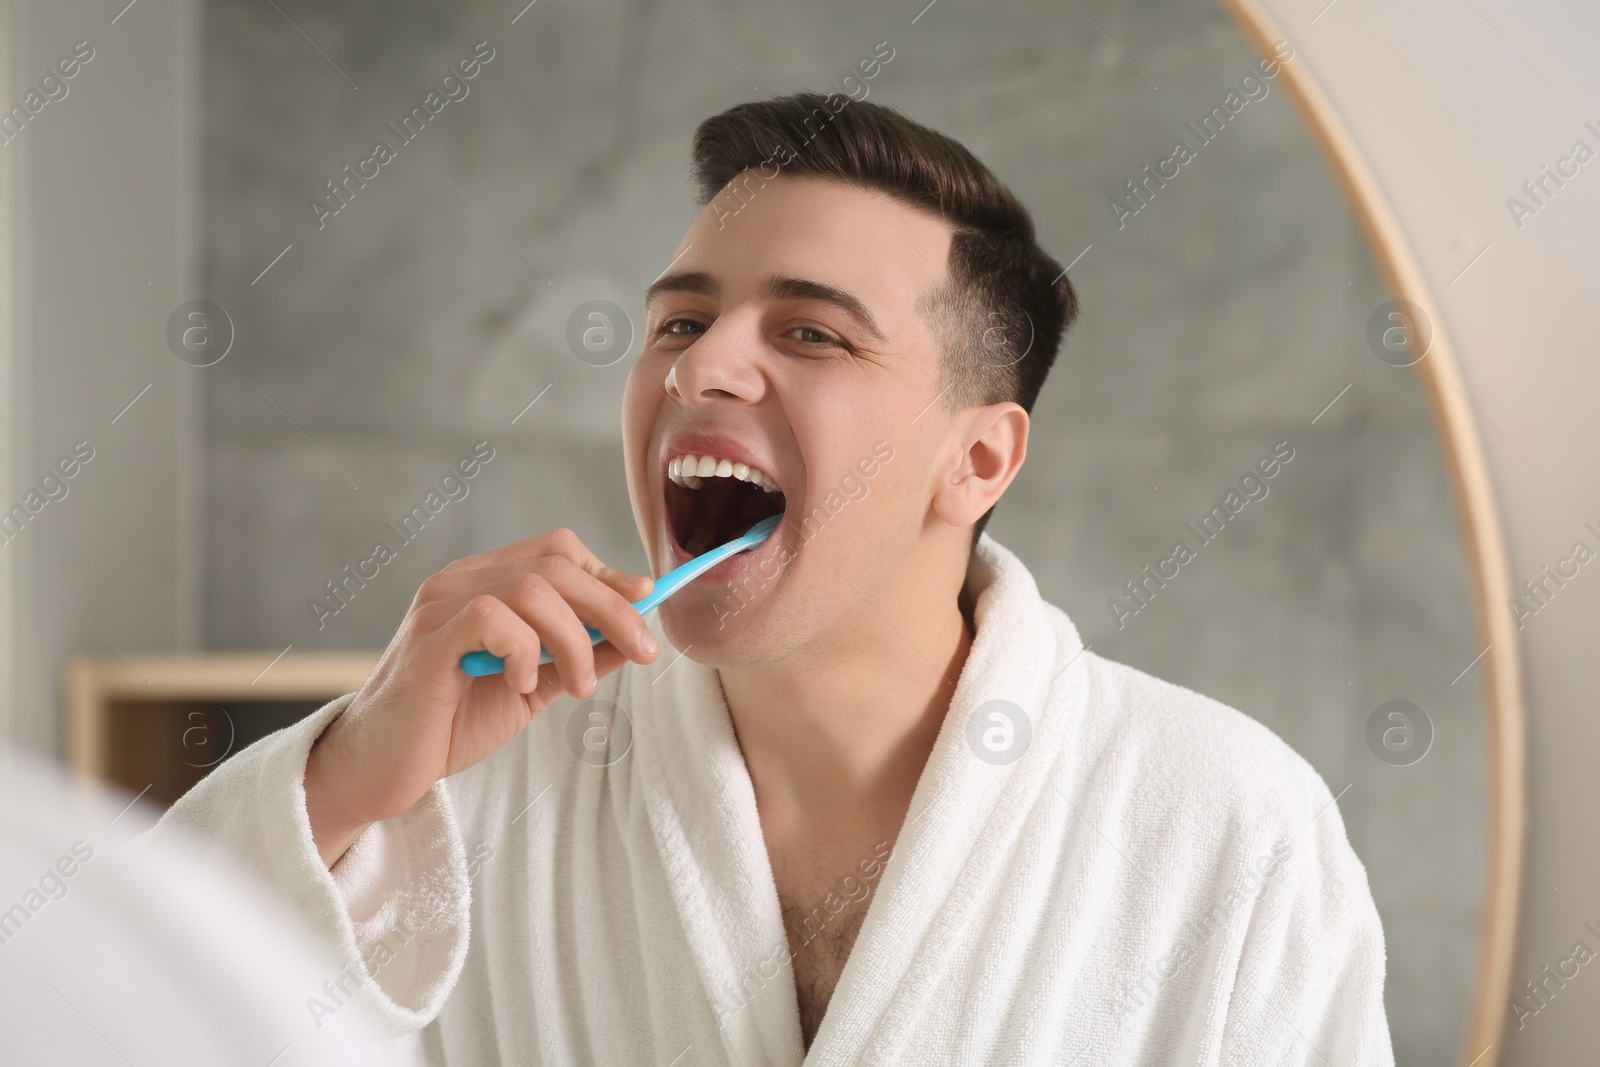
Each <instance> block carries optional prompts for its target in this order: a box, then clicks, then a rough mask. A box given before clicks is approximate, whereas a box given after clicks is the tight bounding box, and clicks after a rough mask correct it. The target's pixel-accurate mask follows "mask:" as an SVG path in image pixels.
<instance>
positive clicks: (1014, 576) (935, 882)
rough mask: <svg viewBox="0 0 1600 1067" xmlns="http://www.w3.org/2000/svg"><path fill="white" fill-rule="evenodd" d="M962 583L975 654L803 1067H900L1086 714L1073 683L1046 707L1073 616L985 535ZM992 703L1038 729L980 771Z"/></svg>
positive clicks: (1071, 640)
mask: <svg viewBox="0 0 1600 1067" xmlns="http://www.w3.org/2000/svg"><path fill="white" fill-rule="evenodd" d="M967 583H968V586H969V588H971V589H972V590H974V591H978V590H982V591H981V592H980V593H979V594H978V599H977V601H976V605H975V611H974V616H975V618H974V621H975V623H976V628H977V633H976V636H975V638H974V640H973V644H972V649H971V651H970V653H969V654H968V657H967V661H966V663H965V665H964V666H963V668H962V671H961V677H960V678H959V679H958V680H957V683H956V691H955V694H954V696H953V697H952V698H951V702H950V710H949V713H948V714H947V715H946V716H945V720H944V723H943V725H942V726H941V727H940V731H939V735H938V738H937V739H936V741H935V742H934V747H933V751H932V753H931V754H930V755H929V758H928V764H927V766H926V768H925V769H924V770H923V773H922V776H921V778H920V779H919V780H918V782H917V787H916V790H915V792H914V793H913V794H912V798H911V806H910V809H909V812H908V814H907V816H906V822H905V824H904V825H903V826H902V827H901V830H900V836H899V838H898V840H897V841H896V842H895V848H894V853H893V855H892V856H891V857H890V859H889V862H888V864H887V866H886V867H885V869H884V872H883V874H882V877H881V881H880V882H879V885H878V889H877V891H876V894H875V896H874V897H873V899H872V903H871V905H870V906H869V908H868V910H867V915H866V918H865V920H864V921H863V923H862V927H861V930H860V933H859V935H858V936H857V939H856V943H855V947H854V949H853V950H852V951H851V954H850V958H849V960H848V961H847V962H846V964H845V968H844V970H843V972H842V973H841V974H840V976H839V984H838V985H837V986H836V987H835V989H834V993H833V999H832V1000H831V1002H830V1003H829V1005H828V1011H827V1014H826V1015H825V1016H824V1018H823V1021H822V1026H821V1028H820V1030H819V1031H818V1033H817V1037H816V1039H815V1041H813V1043H812V1046H811V1050H810V1053H809V1054H808V1055H807V1057H806V1059H805V1064H806V1067H813V1065H815V1067H822V1065H835V1064H837V1065H843V1064H857V1063H873V1064H889V1063H893V1062H895V1060H896V1058H897V1055H898V1050H899V1048H900V1047H901V1046H902V1044H903V1043H904V1041H905V1040H906V1037H907V1027H908V1026H911V1025H913V1024H914V1023H915V1022H916V1015H917V1009H918V1005H919V1003H920V1002H921V1001H922V999H923V997H924V996H925V995H926V993H927V992H928V990H929V989H930V988H931V986H932V985H933V983H934V982H935V980H936V979H937V977H938V975H939V974H940V973H941V972H942V971H944V970H946V969H948V968H949V967H951V966H959V965H960V961H958V960H953V959H951V958H950V955H951V954H950V953H948V952H944V951H942V946H943V945H945V944H947V943H949V941H950V940H951V938H950V937H949V936H948V934H949V932H950V931H951V930H952V929H954V928H958V927H959V926H960V924H961V923H962V922H963V921H964V919H965V917H966V915H967V914H968V912H969V910H970V908H971V907H972V906H973V905H974V904H977V903H986V902H988V901H989V900H991V899H992V896H993V894H994V893H996V892H997V891H1000V890H1002V889H1003V888H1004V887H1003V886H1002V885H998V884H997V883H996V875H995V873H994V872H996V871H997V870H999V869H1000V868H1001V866H1002V865H1003V864H1005V863H1006V862H1007V857H1008V853H1009V851H1010V850H1011V848H1012V845H1013V843H1014V842H1015V840H1016V837H1017V835H1018V834H1020V832H1021V829H1022V824H1023V821H1024V818H1025V816H1026V814H1027V812H1028V811H1030V810H1031V809H1032V808H1033V807H1034V805H1035V803H1036V802H1037V801H1038V800H1039V798H1040V792H1041V790H1044V789H1048V788H1050V783H1049V779H1048V778H1047V776H1046V771H1047V770H1048V769H1050V767H1051V766H1052V765H1053V764H1054V757H1055V755H1056V754H1057V753H1059V752H1061V751H1062V750H1063V745H1064V744H1065V743H1067V742H1066V740H1065V738H1066V733H1067V730H1068V729H1069V727H1070V721H1071V720H1072V719H1074V718H1075V717H1076V711H1077V709H1078V708H1080V707H1081V706H1082V698H1083V692H1082V690H1081V688H1080V687H1077V686H1076V685H1075V684H1073V683H1075V680H1076V678H1077V676H1078V675H1077V672H1072V673H1070V674H1066V675H1064V676H1063V677H1062V681H1063V682H1064V683H1067V685H1066V686H1063V685H1059V684H1058V685H1057V686H1056V695H1055V696H1054V698H1051V690H1052V684H1051V683H1052V681H1054V680H1055V678H1056V676H1057V674H1058V672H1059V671H1060V667H1059V666H1058V664H1064V663H1067V662H1069V661H1071V660H1072V659H1073V658H1074V657H1075V656H1077V655H1078V653H1079V652H1081V651H1082V643H1081V641H1080V640H1079V637H1078V634H1077V631H1076V629H1075V628H1074V627H1073V626H1072V623H1071V622H1070V621H1068V620H1067V618H1066V616H1065V615H1063V614H1061V613H1060V612H1058V611H1055V610H1053V609H1051V608H1050V607H1049V605H1047V604H1045V603H1044V602H1043V601H1042V600H1041V599H1040V598H1039V591H1038V588H1037V586H1036V585H1035V584H1034V581H1033V577H1032V575H1030V574H1029V573H1028V571H1027V569H1026V568H1025V567H1024V566H1023V564H1022V562H1021V561H1020V560H1018V559H1017V558H1016V557H1015V556H1014V555H1012V554H1011V553H1010V552H1009V551H1008V550H1006V549H1005V548H1003V547H1002V546H1000V545H999V544H998V543H997V542H994V541H993V540H992V539H991V538H989V537H988V535H987V534H985V535H984V536H983V537H982V538H981V539H980V541H979V543H978V548H977V551H976V552H975V553H974V558H973V562H972V565H971V567H970V568H969V570H968V576H967ZM1064 688H1065V689H1067V690H1069V692H1068V693H1067V695H1065V696H1063V689H1064ZM992 700H1006V701H1010V702H1011V703H1012V704H1015V705H1017V706H1018V707H1020V708H1021V709H1022V710H1023V713H1024V714H1025V715H1026V717H1027V719H1028V722H1029V728H1030V733H1031V736H1030V738H1029V741H1028V742H1027V747H1026V748H1024V749H1022V754H1021V755H1020V756H1019V757H1018V758H1016V759H1015V760H1014V761H1013V762H1010V763H996V762H992V761H991V760H986V759H984V758H982V757H980V756H979V755H978V754H977V752H976V750H975V748H974V747H973V741H972V740H969V738H970V737H971V735H970V734H969V720H970V719H971V718H972V715H973V712H974V711H975V710H977V709H978V708H980V707H981V706H982V705H984V704H986V703H987V702H989V701H992ZM980 718H981V720H982V721H983V722H984V723H985V725H987V724H988V722H989V721H990V720H988V718H987V715H986V714H985V716H982V717H980ZM977 743H978V745H979V747H980V748H981V747H982V741H981V731H979V739H978V741H977ZM923 1022H924V1024H925V1020H923ZM951 1022H952V1023H953V1022H954V1020H951Z"/></svg>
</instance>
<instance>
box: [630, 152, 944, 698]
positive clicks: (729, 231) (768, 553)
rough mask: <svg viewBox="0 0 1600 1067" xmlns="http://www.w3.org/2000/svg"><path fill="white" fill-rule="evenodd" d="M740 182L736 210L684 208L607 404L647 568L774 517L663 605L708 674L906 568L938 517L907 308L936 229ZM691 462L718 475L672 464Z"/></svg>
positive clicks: (769, 651)
mask: <svg viewBox="0 0 1600 1067" xmlns="http://www.w3.org/2000/svg"><path fill="white" fill-rule="evenodd" d="M758 186H759V182H756V181H752V183H751V185H750V187H749V189H750V191H749V192H747V193H746V194H745V205H744V207H743V208H742V209H740V210H739V211H738V213H737V214H736V215H731V214H729V213H728V212H729V208H730V207H733V208H738V207H739V200H737V199H734V197H733V196H732V195H724V196H723V197H721V198H719V200H715V201H713V202H712V204H711V205H709V206H708V207H707V208H706V209H705V210H704V211H702V212H701V214H700V215H699V217H698V218H697V219H696V220H695V222H694V224H693V225H692V226H691V227H690V228H689V232H688V233H687V234H685V235H684V238H683V242H682V244H680V245H679V247H678V252H677V257H676V259H675V261H674V262H673V264H672V266H671V267H670V268H669V269H668V271H667V273H666V274H664V275H663V276H662V278H661V279H659V280H658V281H657V283H656V284H655V285H654V286H652V289H651V293H650V296H649V298H648V300H647V303H646V326H645V331H644V348H643V351H642V352H641V353H640V356H639V358H638V360H637V361H636V362H635V364H634V366H633V369H632V370H631V372H630V373H629V376H628V385H627V390H626V394H625V397H624V404H623V434H624V448H625V458H626V464H627V471H628V491H629V495H630V497H631V499H632V502H633V511H634V517H635V519H636V520H637V521H638V523H639V529H640V531H641V533H642V535H643V537H644V543H645V546H646V550H647V551H648V553H649V555H650V563H651V566H652V567H653V568H654V571H655V573H657V574H662V573H665V572H666V571H668V570H670V569H671V568H673V567H676V566H677V565H679V564H680V563H683V562H684V561H685V560H687V559H689V558H691V557H693V556H695V555H698V554H700V553H702V552H705V551H707V550H708V549H710V548H713V547H715V546H716V545H720V544H723V543H726V542H727V541H730V540H732V539H733V538H735V537H737V536H739V535H740V534H742V533H744V532H745V531H746V530H747V529H749V528H750V527H751V526H753V525H754V524H755V523H756V522H758V521H760V520H761V519H762V518H765V517H767V516H768V515H772V514H778V513H780V512H781V513H782V514H783V515H784V518H783V520H782V521H781V522H780V524H779V527H778V531H777V532H776V533H775V534H773V536H772V537H770V538H769V539H768V540H767V541H766V542H765V543H764V544H763V545H762V546H761V547H759V548H756V549H752V550H750V551H747V552H743V553H741V554H739V555H738V556H735V557H734V558H733V559H731V560H728V561H726V562H724V563H721V564H719V565H718V566H717V567H716V568H715V569H713V570H711V571H708V572H707V573H706V574H704V575H702V576H701V577H700V578H698V579H697V580H696V581H695V582H694V583H693V584H692V585H691V586H690V587H689V588H687V589H685V590H683V591H682V592H680V593H678V594H677V595H676V596H675V597H674V598H673V599H672V600H670V601H668V602H667V603H666V604H665V605H663V607H662V608H661V616H662V625H663V628H664V630H665V632H666V634H667V637H668V638H669V639H670V640H671V641H672V643H673V644H674V645H675V646H677V647H678V648H680V649H684V650H685V651H686V652H687V651H689V650H690V649H691V648H692V658H693V659H695V660H697V661H699V662H702V663H706V664H709V665H712V666H722V667H738V666H750V665H755V664H759V663H763V662H770V661H772V660H776V659H779V658H782V657H783V656H786V655H788V654H789V653H791V652H793V651H795V650H796V649H798V648H802V647H804V646H805V645H806V644H807V643H809V642H811V641H813V640H814V639H816V638H817V637H819V636H820V635H825V634H828V633H830V632H834V633H837V632H839V631H837V630H832V629H831V628H833V627H835V626H836V624H838V623H841V622H845V623H848V622H854V621H859V620H860V619H862V618H864V617H868V616H872V614H873V612H874V608H873V607H872V606H871V602H872V599H873V597H874V593H875V592H876V591H878V590H881V589H884V588H891V587H892V586H891V584H890V583H893V582H896V581H902V580H908V579H914V576H912V575H906V574H903V573H901V572H902V570H903V569H909V566H908V565H907V561H908V559H909V557H910V556H911V553H912V551H913V549H914V547H915V545H916V542H917V539H918V538H919V537H920V536H921V533H922V531H923V529H924V524H925V523H926V522H928V521H936V520H930V516H929V502H930V500H931V498H932V495H933V489H934V482H935V478H936V477H937V475H936V474H935V473H934V472H932V471H931V470H930V466H931V462H932V456H933V450H934V446H935V444H936V438H937V435H938V434H939V433H940V430H941V428H942V427H943V426H945V425H947V423H946V421H945V420H944V418H943V412H942V406H941V405H933V406H932V407H931V408H930V406H929V405H930V403H931V402H932V401H933V400H934V399H935V397H936V396H938V394H939V391H940V388H941V386H940V378H939V351H940V350H939V345H938V342H937V340H936V338H935V336H934V335H933V333H932V332H931V330H930V328H929V325H928V324H927V323H926V322H925V321H924V318H923V316H922V315H921V314H919V313H918V311H917V309H916V304H917V300H918V298H919V297H921V296H922V295H923V294H924V293H926V292H927V291H928V290H930V289H932V288H934V287H935V286H937V285H939V284H940V283H941V282H942V281H943V280H944V278H945V271H946V264H947V262H948V259H949V250H950V242H951V234H952V230H951V227H950V225H949V224H948V223H947V222H945V221H944V220H942V219H940V218H938V217H937V216H935V215H932V214H930V213H927V212H923V211H920V210H918V209H916V208H914V207H911V206H909V205H906V204H904V203H901V202H899V201H897V200H894V199H891V198H890V197H887V196H885V195H882V194H880V193H876V192H870V191H865V190H862V189H859V188H856V187H853V186H850V185H847V184H845V183H842V182H837V181H832V180H826V179H818V178H811V177H786V176H780V177H779V178H777V179H775V180H773V181H770V182H768V183H767V184H766V185H765V186H759V187H758ZM719 216H720V218H719ZM669 372H670V378H669ZM705 456H709V457H712V460H713V461H714V462H715V463H716V464H717V465H718V468H719V469H720V470H721V471H722V475H721V476H718V474H716V473H715V472H713V471H711V469H710V467H709V465H708V464H707V463H706V461H705V460H702V459H698V458H695V459H684V458H682V457H705ZM724 461H726V463H724ZM691 463H692V464H693V466H692V469H691V467H690V466H689V465H690V464H691ZM736 465H739V466H736ZM730 468H731V473H730ZM745 468H750V469H751V470H750V472H749V473H744V471H745ZM701 469H707V470H708V473H707V474H705V475H701V474H699V473H698V472H699V471H700V470H701ZM741 473H744V477H743V478H741V477H739V475H740V474H741ZM772 486H775V487H776V489H777V491H776V492H772V491H768V490H769V489H770V488H771V487H772ZM847 628H848V627H847Z"/></svg>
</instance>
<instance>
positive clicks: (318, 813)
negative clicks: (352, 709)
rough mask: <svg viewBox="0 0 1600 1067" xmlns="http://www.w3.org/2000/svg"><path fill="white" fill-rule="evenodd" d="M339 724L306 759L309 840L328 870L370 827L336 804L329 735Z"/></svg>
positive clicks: (335, 779)
mask: <svg viewBox="0 0 1600 1067" xmlns="http://www.w3.org/2000/svg"><path fill="white" fill-rule="evenodd" d="M340 718H343V716H340ZM338 722H339V719H335V720H334V723H333V725H330V726H329V728H328V729H326V730H324V731H323V732H322V735H321V736H319V737H318V738H317V740H316V741H315V742H313V744H312V746H311V751H310V753H309V754H308V755H307V757H306V772H305V782H304V785H305V796H306V815H307V818H308V819H309V821H310V823H311V839H312V842H313V843H314V844H315V846H316V849H317V853H318V855H320V856H321V857H322V862H323V864H324V865H325V866H327V867H329V868H330V869H331V868H332V867H333V865H334V864H336V863H338V862H339V859H340V857H342V856H343V855H344V854H345V852H346V851H348V850H349V848H350V846H351V845H353V844H355V842H356V839H357V838H359V837H360V836H361V835H362V833H364V832H365V831H366V828H367V827H368V826H370V825H371V823H370V822H365V821H363V820H361V819H358V818H355V817H353V816H351V815H349V814H348V813H347V812H346V810H345V809H344V808H343V807H342V806H341V805H340V803H339V799H338V795H337V794H338V790H337V784H336V783H338V781H339V776H338V775H337V774H334V773H330V770H329V765H328V753H329V744H328V741H329V735H330V734H331V733H333V730H334V727H335V726H336V725H337V724H338Z"/></svg>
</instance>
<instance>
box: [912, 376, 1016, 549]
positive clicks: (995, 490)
mask: <svg viewBox="0 0 1600 1067" xmlns="http://www.w3.org/2000/svg"><path fill="white" fill-rule="evenodd" d="M950 434H951V436H950V438H949V444H950V446H951V448H950V453H949V454H950V456H951V458H950V460H949V461H948V462H946V463H943V464H940V466H939V473H938V475H937V478H938V481H937V483H936V484H935V485H934V492H933V500H932V506H933V511H934V514H936V515H938V516H939V518H940V519H942V520H943V521H944V522H946V523H948V524H950V525H951V526H971V525H972V524H973V523H975V522H977V521H978V520H979V519H980V518H982V517H983V513H984V512H986V511H988V510H989V509H990V508H991V507H993V506H994V504H995V501H997V500H999V499H1000V496H1001V494H1003V493H1004V492H1005V491H1006V487H1007V486H1009V485H1010V484H1011V479H1013V478H1015V477H1016V476H1017V471H1019V470H1021V469H1022V461H1023V459H1024V457H1026V456H1027V454H1028V413H1027V412H1026V411H1024V410H1023V409H1022V406H1021V405H1020V404H1016V403H1013V402H1011V401H1009V400H1008V401H1004V402H1002V403H998V404H987V405H984V406H982V407H976V408H972V409H970V410H968V411H965V412H962V413H961V414H960V415H959V416H957V417H956V418H955V419H953V420H951V424H950Z"/></svg>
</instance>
